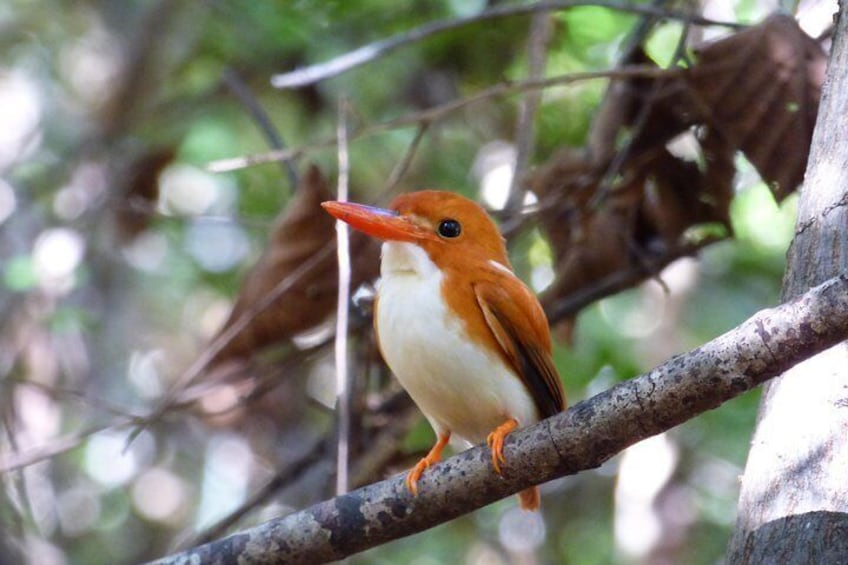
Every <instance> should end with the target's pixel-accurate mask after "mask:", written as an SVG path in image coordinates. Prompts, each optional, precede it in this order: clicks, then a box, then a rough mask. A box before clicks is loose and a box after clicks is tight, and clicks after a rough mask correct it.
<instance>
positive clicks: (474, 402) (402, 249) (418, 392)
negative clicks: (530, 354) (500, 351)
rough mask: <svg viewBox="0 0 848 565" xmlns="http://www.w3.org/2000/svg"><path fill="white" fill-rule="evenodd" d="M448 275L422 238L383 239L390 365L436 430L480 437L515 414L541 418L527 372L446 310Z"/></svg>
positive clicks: (381, 311)
mask: <svg viewBox="0 0 848 565" xmlns="http://www.w3.org/2000/svg"><path fill="white" fill-rule="evenodd" d="M442 279H443V277H442V273H441V271H439V269H438V268H437V267H436V265H435V264H433V262H432V261H430V259H429V257H428V256H427V254H426V252H424V250H422V249H421V248H420V247H418V246H417V245H414V244H411V243H394V242H392V243H385V244H383V261H382V279H381V281H380V284H379V288H378V292H379V303H378V308H377V324H378V328H379V332H378V333H379V335H378V338H379V341H380V348H381V350H382V352H383V355H384V357H385V359H386V363H388V365H389V368H391V370H392V372H393V373H394V374H395V376H396V377H397V378H398V380H399V381H400V382H401V384H402V385H403V387H404V388H405V389H406V390H407V391H408V392H409V394H410V396H411V397H412V399H413V400H414V401H415V403H416V404H417V405H418V407H419V408H420V409H421V411H422V412H423V413H424V415H425V416H426V417H427V419H428V420H429V421H430V424H431V425H432V426H433V428H434V429H435V430H436V432H437V433H443V432H452V433H453V434H455V435H458V436H460V437H462V438H463V439H465V440H467V441H469V442H471V443H480V442H482V441H483V440H485V439H486V436H487V435H488V433H489V432H491V431H492V430H493V429H494V428H495V427H496V426H498V425H499V424H501V423H503V422H504V421H505V420H506V419H508V418H510V417H512V418H515V419H517V420H518V421H519V423H520V425H522V426H524V425H527V424H531V423H534V422H536V421H537V419H538V417H537V414H536V408H535V405H534V404H533V401H532V398H531V397H530V395H529V394H528V392H527V390H526V389H525V387H524V385H523V384H522V383H521V381H520V379H519V378H518V377H517V376H516V375H515V374H514V373H513V372H512V370H511V369H508V368H507V366H506V365H505V364H504V363H503V361H502V360H501V358H500V357H499V356H497V355H496V354H495V353H489V352H487V351H485V350H483V349H482V348H481V347H479V346H478V345H476V344H475V343H473V342H471V341H470V340H469V338H468V336H467V334H466V332H465V329H464V327H463V326H462V324H461V323H460V321H459V319H457V318H456V316H454V315H453V314H452V313H451V312H449V311H448V310H447V307H446V305H445V303H444V300H443V298H442V293H441V285H442Z"/></svg>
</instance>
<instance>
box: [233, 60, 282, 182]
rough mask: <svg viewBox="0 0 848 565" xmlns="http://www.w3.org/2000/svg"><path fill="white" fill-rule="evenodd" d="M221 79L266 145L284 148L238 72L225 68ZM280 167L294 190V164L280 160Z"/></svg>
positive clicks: (265, 113) (271, 124) (267, 117)
mask: <svg viewBox="0 0 848 565" xmlns="http://www.w3.org/2000/svg"><path fill="white" fill-rule="evenodd" d="M223 80H224V84H225V85H227V88H229V89H230V92H232V93H233V95H234V96H235V97H236V98H237V99H238V101H239V102H241V104H242V106H244V107H245V108H246V109H247V111H248V112H249V113H250V116H251V117H252V118H253V121H254V122H256V125H257V127H258V128H259V131H261V132H262V135H264V136H265V139H266V140H267V141H268V145H270V146H271V149H277V150H281V149H285V148H286V144H285V142H283V138H282V137H281V136H280V133H279V132H278V131H277V128H275V127H274V124H273V122H272V121H271V118H270V117H269V116H268V113H267V112H266V111H265V108H263V107H262V105H261V104H260V103H259V101H258V100H257V99H256V97H255V96H254V95H253V92H251V91H250V87H248V86H247V84H245V82H244V81H243V80H242V79H241V77H240V76H239V74H238V73H237V72H236V71H235V70H234V69H227V70H226V71H224V77H223ZM280 168H281V169H282V170H283V174H284V175H286V177H287V178H288V179H289V184H291V186H292V190H294V189H295V188H296V187H297V184H298V180H297V171H296V170H295V167H294V164H293V163H292V162H291V161H280Z"/></svg>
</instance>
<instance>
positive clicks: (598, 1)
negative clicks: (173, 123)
mask: <svg viewBox="0 0 848 565" xmlns="http://www.w3.org/2000/svg"><path fill="white" fill-rule="evenodd" d="M578 6H596V7H600V8H609V9H611V10H617V11H620V12H625V13H630V14H640V15H648V16H656V17H661V18H668V19H676V20H683V21H685V22H687V23H694V24H697V25H702V26H710V25H716V26H723V27H728V28H731V29H740V28H744V27H745V26H744V25H742V24H739V23H735V22H721V21H716V20H711V19H709V18H704V17H701V16H693V15H692V14H691V13H688V12H681V11H677V10H672V9H668V8H663V7H661V6H652V5H648V4H636V3H633V2H628V1H618V0H559V1H551V2H533V3H531V4H518V5H508V6H497V7H495V8H490V9H488V10H484V11H482V12H480V13H479V14H475V15H473V16H468V17H465V18H452V19H448V20H440V21H437V22H431V23H428V24H424V25H422V26H420V27H417V28H415V29H412V30H410V31H408V32H405V33H400V34H397V35H393V36H392V37H389V38H386V39H381V40H379V41H375V42H373V43H369V44H367V45H363V46H362V47H359V48H357V49H354V50H353V51H349V52H347V53H344V54H342V55H339V56H338V57H335V58H333V59H330V60H329V61H325V62H323V63H318V64H315V65H311V66H309V67H305V68H302V69H296V70H294V71H291V72H288V73H282V74H278V75H274V76H273V77H271V85H272V86H273V87H274V88H281V89H283V88H299V87H301V86H307V85H310V84H314V83H316V82H319V81H322V80H325V79H328V78H332V77H334V76H338V75H340V74H342V73H345V72H347V71H349V70H351V69H354V68H356V67H358V66H360V65H364V64H366V63H370V62H372V61H376V60H377V59H379V58H381V57H383V56H385V55H388V54H389V53H390V52H392V51H394V50H395V49H397V48H399V47H402V46H404V45H408V44H410V43H415V42H418V41H421V40H422V39H425V38H427V37H430V36H431V35H434V34H437V33H441V32H445V31H450V30H452V29H456V28H458V27H464V26H467V25H471V24H476V23H480V22H485V21H488V20H493V19H497V18H505V17H512V16H523V15H527V14H539V13H542V12H554V11H557V10H563V9H566V8H575V7H578Z"/></svg>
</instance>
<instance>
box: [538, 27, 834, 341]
mask: <svg viewBox="0 0 848 565" xmlns="http://www.w3.org/2000/svg"><path fill="white" fill-rule="evenodd" d="M625 63H627V64H638V65H651V64H652V62H651V61H650V59H649V58H648V57H647V56H645V54H644V53H643V52H642V51H640V50H635V51H634V52H633V54H632V56H631V58H630V60H628V61H625ZM824 66H825V60H824V56H823V54H822V52H821V50H820V49H819V47H818V45H817V44H816V43H815V42H814V41H813V40H812V39H811V38H809V37H807V36H806V35H805V34H804V33H803V32H801V30H800V29H799V28H798V26H797V25H796V24H795V22H794V20H792V19H791V18H788V17H786V16H774V17H771V18H769V19H768V20H766V21H765V22H763V23H762V24H761V25H759V26H756V27H753V28H749V29H748V30H745V31H743V32H740V33H738V34H736V35H735V36H732V37H730V38H728V39H725V40H722V41H719V42H717V43H714V44H712V45H710V46H708V47H707V48H705V49H703V50H702V51H701V53H700V60H699V61H698V62H697V63H696V64H695V65H694V66H693V67H692V68H691V69H690V70H688V71H686V72H685V73H681V71H680V70H679V69H677V70H670V71H669V73H668V74H667V75H666V76H663V77H660V78H650V79H649V78H637V79H630V80H627V81H620V82H618V83H613V85H612V86H611V87H610V90H609V91H608V93H607V95H606V96H605V99H604V102H603V104H602V106H601V108H600V110H599V112H598V114H597V115H596V119H595V121H594V123H593V126H592V130H591V132H590V135H589V141H588V146H587V147H588V149H587V150H586V151H580V150H565V151H560V152H558V153H557V154H556V155H555V156H554V157H552V158H551V159H550V161H549V162H548V164H547V165H545V166H544V167H541V168H540V169H539V170H538V171H537V172H536V174H535V175H534V176H533V178H532V179H531V181H530V184H531V190H533V191H534V192H535V193H536V195H537V197H538V198H539V200H540V202H541V206H540V212H539V222H540V225H541V227H542V229H543V230H544V232H545V234H546V236H547V237H548V239H549V241H550V243H551V246H552V248H553V250H554V255H555V273H556V278H555V280H554V283H553V284H552V285H551V287H549V288H548V290H547V291H546V292H545V293H544V295H543V296H542V302H543V304H544V305H545V306H546V307H547V308H548V309H549V310H551V311H553V312H554V313H555V315H556V316H557V318H558V319H561V318H563V317H564V318H565V322H566V325H567V326H568V328H569V330H570V328H571V327H572V325H573V320H572V318H570V317H568V316H569V315H570V314H571V313H576V311H577V310H579V308H581V307H582V306H584V305H585V304H587V303H588V302H589V301H591V300H594V299H597V298H600V297H602V296H606V295H608V294H611V293H612V292H615V291H618V290H621V289H623V288H627V287H629V286H633V285H635V284H637V283H639V282H640V281H641V280H644V279H645V278H647V277H649V276H651V275H653V274H654V273H657V272H658V271H659V270H660V269H661V268H662V267H664V266H665V265H666V264H668V263H669V262H671V261H673V260H674V259H676V258H678V257H680V256H683V255H687V254H691V253H693V252H695V251H696V250H697V249H698V248H699V247H701V246H703V245H705V244H707V243H709V241H713V240H714V239H715V237H718V238H721V237H722V236H721V235H717V236H715V237H713V236H706V238H705V239H702V240H695V241H688V240H687V237H686V235H687V231H688V230H689V228H692V227H694V226H698V225H703V224H706V223H719V224H722V225H724V226H725V231H724V232H719V233H725V234H729V233H730V218H729V209H730V203H731V200H732V198H733V177H734V175H735V173H736V168H735V164H734V155H735V153H736V151H737V150H741V151H743V152H744V153H745V154H746V156H747V157H748V159H749V160H750V161H751V162H752V163H753V164H754V166H755V167H756V168H757V169H758V171H759V172H760V175H761V176H762V177H763V179H764V180H765V181H766V182H767V183H768V184H769V185H770V186H771V187H772V190H773V191H774V193H775V196H776V197H778V198H782V197H784V196H786V194H788V193H789V192H790V191H791V190H793V189H794V188H795V187H796V186H797V185H798V184H799V183H800V182H801V180H802V177H803V172H804V166H805V163H806V160H807V154H808V151H809V144H810V140H811V136H812V128H813V124H814V121H815V116H816V113H817V109H818V96H819V92H820V89H821V82H822V79H823V76H824ZM685 132H689V133H691V134H693V135H695V136H696V139H697V141H698V143H699V145H700V157H699V160H698V161H697V162H695V161H688V160H684V159H682V158H680V157H677V156H675V155H673V154H672V153H671V152H670V151H669V149H668V148H667V144H668V142H669V141H671V140H672V139H673V138H674V137H675V136H678V135H680V134H683V133H685ZM628 136H629V142H628V143H625V144H623V145H622V144H621V143H620V141H621V140H622V139H628ZM706 233H709V232H706Z"/></svg>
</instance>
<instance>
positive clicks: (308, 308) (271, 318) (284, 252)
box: [216, 166, 379, 362]
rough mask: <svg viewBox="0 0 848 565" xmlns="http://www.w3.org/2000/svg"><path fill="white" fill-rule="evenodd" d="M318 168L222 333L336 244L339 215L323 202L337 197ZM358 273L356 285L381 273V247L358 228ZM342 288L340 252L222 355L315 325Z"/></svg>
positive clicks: (278, 225)
mask: <svg viewBox="0 0 848 565" xmlns="http://www.w3.org/2000/svg"><path fill="white" fill-rule="evenodd" d="M332 198H333V195H332V194H331V193H330V191H329V190H328V188H327V184H326V181H325V180H324V178H323V176H322V175H321V172H320V171H319V170H318V168H317V167H314V166H313V167H310V169H309V170H308V172H307V173H306V175H304V177H303V178H302V179H301V182H300V186H299V187H298V189H297V193H296V194H295V196H294V198H293V199H292V201H291V203H290V204H289V206H288V207H287V208H286V210H285V211H284V212H283V214H282V215H281V216H280V217H279V218H278V219H277V221H276V222H275V225H274V228H273V232H272V234H271V239H270V242H269V245H268V248H267V250H266V251H265V253H264V254H263V255H262V257H261V258H260V259H259V261H258V262H257V264H256V266H254V267H253V270H252V271H251V272H250V273H249V274H248V276H247V278H246V279H245V281H244V283H243V284H242V287H241V289H240V290H239V294H238V298H237V299H236V302H235V305H234V306H233V310H232V312H231V313H230V316H229V318H228V320H227V322H226V323H225V324H224V327H223V328H221V330H220V332H219V334H218V335H220V334H222V333H224V332H226V331H227V329H228V328H230V327H231V326H233V325H234V324H236V323H237V320H239V318H240V317H241V316H242V315H243V314H244V313H245V312H248V311H250V310H251V309H252V308H253V307H255V305H256V304H257V303H259V302H260V301H261V300H263V299H265V298H266V296H268V295H269V293H271V292H272V291H273V290H274V288H275V287H276V286H277V285H278V284H279V283H280V281H281V280H283V279H284V278H285V277H287V276H289V275H290V274H291V273H292V271H293V270H294V269H296V268H297V267H298V266H299V265H300V264H301V263H303V262H304V261H306V260H307V259H309V258H311V257H312V256H314V255H315V254H316V253H318V252H319V251H321V250H322V249H323V248H324V247H325V246H326V245H328V244H329V245H334V242H335V237H336V235H335V220H334V219H333V218H332V217H331V216H329V215H328V214H327V213H326V212H324V210H323V209H322V208H321V206H320V204H321V202H324V201H326V200H332ZM350 242H351V259H352V277H351V284H352V286H353V287H354V288H355V287H356V286H358V285H360V284H361V283H363V282H365V281H368V280H370V279H372V278H375V277H376V276H377V272H378V268H379V248H378V246H377V244H376V243H375V242H373V241H372V240H369V239H368V238H366V237H364V236H361V235H360V234H357V233H352V234H351V239H350ZM337 289H338V265H337V261H336V254H335V253H329V254H327V255H326V259H324V260H322V261H320V262H319V264H318V265H317V266H316V267H315V268H313V269H311V270H310V271H309V273H308V274H306V275H305V276H304V277H302V278H301V279H300V280H299V281H298V282H297V283H296V284H294V285H293V286H292V287H291V288H290V289H289V290H288V291H287V292H284V293H283V294H282V295H281V296H280V297H279V298H278V299H277V300H275V301H274V302H272V303H271V304H270V305H269V306H268V307H267V308H265V309H264V310H263V311H262V312H260V313H259V314H258V315H256V316H255V318H253V320H251V321H250V322H249V323H248V324H247V326H246V327H245V328H244V329H243V330H242V331H241V332H239V334H238V335H237V336H236V337H235V338H234V339H233V340H232V341H230V343H228V344H227V345H226V346H225V347H224V348H223V349H222V350H221V351H220V353H218V355H217V356H216V361H217V362H221V361H224V360H229V359H233V358H242V357H249V356H251V355H252V354H254V353H255V352H257V351H259V350H261V349H263V348H265V347H267V346H269V345H274V344H280V343H283V342H284V341H285V340H287V339H289V338H291V337H292V336H294V335H296V334H298V333H300V332H303V331H305V330H308V329H310V328H313V327H315V326H316V325H318V324H319V323H321V322H322V321H323V320H324V319H325V318H326V317H327V316H328V315H329V314H330V313H331V312H333V310H334V309H335V304H336V294H337Z"/></svg>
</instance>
